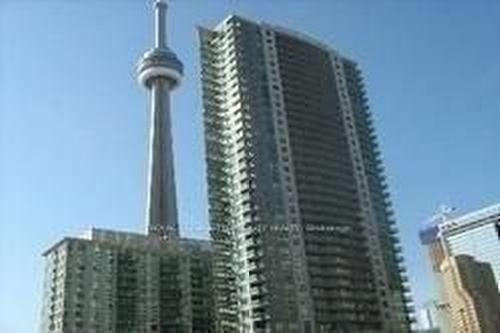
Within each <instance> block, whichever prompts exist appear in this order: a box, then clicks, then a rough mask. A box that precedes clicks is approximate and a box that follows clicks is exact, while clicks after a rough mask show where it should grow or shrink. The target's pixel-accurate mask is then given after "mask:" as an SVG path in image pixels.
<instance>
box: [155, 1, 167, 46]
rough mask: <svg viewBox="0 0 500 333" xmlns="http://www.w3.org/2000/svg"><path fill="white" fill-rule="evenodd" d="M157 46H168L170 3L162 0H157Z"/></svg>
mask: <svg viewBox="0 0 500 333" xmlns="http://www.w3.org/2000/svg"><path fill="white" fill-rule="evenodd" d="M154 6H155V46H156V47H159V48H162V47H166V46H167V17H166V16H167V15H166V14H167V9H168V5H167V3H166V2H164V1H162V0H155V3H154Z"/></svg>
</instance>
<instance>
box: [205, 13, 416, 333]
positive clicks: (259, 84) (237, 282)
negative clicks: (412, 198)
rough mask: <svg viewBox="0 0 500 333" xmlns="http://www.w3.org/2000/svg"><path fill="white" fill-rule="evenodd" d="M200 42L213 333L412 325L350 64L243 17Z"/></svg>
mask: <svg viewBox="0 0 500 333" xmlns="http://www.w3.org/2000/svg"><path fill="white" fill-rule="evenodd" d="M199 38H200V48H201V68H202V81H203V84H202V86H203V102H204V119H205V139H206V152H207V174H208V186H209V205H210V225H211V227H212V237H213V246H214V260H215V261H214V265H213V266H214V284H215V287H214V290H215V291H216V300H215V303H216V326H217V329H218V330H219V331H221V332H226V331H227V332H233V331H234V332H407V331H409V328H410V313H411V312H412V308H411V305H410V301H411V300H410V298H409V296H408V291H409V287H408V284H407V276H406V273H405V268H404V267H403V258H402V255H401V246H400V245H399V240H398V236H397V228H396V226H395V221H394V215H393V212H392V209H391V204H390V200H389V194H388V191H387V182H386V180H385V177H384V175H383V167H382V162H381V158H380V151H379V148H378V145H377V142H376V135H375V133H374V128H373V120H372V118H371V115H370V112H369V111H368V105H367V98H366V95H365V90H364V86H363V83H362V78H361V72H360V70H359V68H358V66H357V65H356V64H355V63H354V62H353V61H351V60H349V59H347V58H346V57H344V56H342V55H340V54H339V53H338V52H336V51H335V50H333V49H331V48H330V47H328V46H326V45H324V44H322V43H320V42H318V41H316V40H313V39H311V38H309V37H307V36H304V35H302V34H299V33H296V32H292V31H289V30H286V29H283V28H278V27H274V26H271V25H268V24H257V23H255V22H252V21H249V20H246V19H243V18H241V17H238V16H230V17H228V18H227V19H226V20H224V21H223V22H222V23H221V24H219V25H218V26H217V27H216V28H214V29H208V28H203V27H201V28H200V29H199Z"/></svg>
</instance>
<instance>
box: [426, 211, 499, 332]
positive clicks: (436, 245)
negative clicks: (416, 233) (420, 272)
mask: <svg viewBox="0 0 500 333" xmlns="http://www.w3.org/2000/svg"><path fill="white" fill-rule="evenodd" d="M420 240H421V242H422V244H423V245H424V246H425V248H426V251H427V254H428V257H429V262H430V264H431V272H432V275H433V281H434V287H435V289H434V294H433V295H432V296H433V297H434V298H435V299H436V301H437V302H436V309H437V310H438V312H437V317H436V318H437V321H438V326H439V327H440V329H441V331H442V332H445V333H448V332H457V331H456V329H457V328H456V325H457V321H456V320H457V314H456V311H460V312H461V314H460V315H461V316H462V315H463V316H465V315H466V314H467V316H466V317H465V318H466V320H468V321H467V323H469V322H471V323H472V322H475V323H480V322H481V320H482V319H480V318H483V317H488V316H489V315H488V310H487V309H488V307H487V306H486V307H485V306H479V305H477V304H476V303H477V301H474V298H473V297H472V296H463V297H458V296H457V295H458V294H459V293H462V294H464V295H465V294H467V293H471V294H474V292H473V291H471V290H472V289H471V288H476V289H477V288H478V287H480V286H479V285H475V286H472V284H471V282H470V281H469V280H467V281H469V282H464V281H463V280H462V279H464V277H465V276H468V277H470V276H475V281H476V282H477V281H479V279H482V280H481V281H489V280H491V279H493V282H494V283H493V286H497V290H494V289H495V288H493V291H492V290H491V289H489V291H486V290H485V289H481V290H480V291H479V290H478V291H477V293H479V292H480V293H483V294H485V295H486V294H488V293H489V297H492V299H493V301H491V302H490V303H488V304H490V306H491V304H494V303H495V301H494V299H495V297H496V296H497V295H498V286H499V283H500V282H499V281H500V280H499V276H500V204H497V205H492V206H489V207H486V208H484V209H481V210H478V211H475V212H472V213H469V214H466V215H463V216H460V217H450V216H449V215H446V216H442V218H441V219H440V221H439V222H438V223H435V224H433V225H430V226H428V227H426V228H424V229H423V230H422V231H421V232H420ZM488 272H491V275H490V274H489V273H488ZM488 276H489V277H488ZM490 278H491V279H490ZM470 280H471V281H472V280H474V279H472V278H471V279H470ZM453 281H454V283H455V284H453V283H452V282H453ZM483 283H484V284H486V282H483ZM466 284H467V286H466V287H464V285H466ZM490 286H491V284H490ZM468 288H469V289H468ZM484 288H486V287H484ZM476 289H474V290H476ZM477 293H476V294H477ZM476 294H475V295H476ZM474 302H476V303H474ZM470 304H473V305H470ZM478 304H479V303H478ZM481 304H482V303H481ZM453 309H462V310H453ZM467 309H469V310H467ZM471 309H473V310H471ZM453 311H455V312H453ZM466 311H469V312H466ZM485 311H486V312H485ZM497 316H499V317H500V314H498V313H497ZM471 318H472V319H471ZM474 318H479V319H474ZM488 318H489V317H488ZM482 322H486V323H489V322H491V320H482ZM462 323H463V321H462ZM471 325H472V324H471ZM477 325H479V324H477ZM471 327H473V326H471ZM474 327H475V326H474ZM499 331H500V330H499ZM470 332H475V331H474V330H472V331H470Z"/></svg>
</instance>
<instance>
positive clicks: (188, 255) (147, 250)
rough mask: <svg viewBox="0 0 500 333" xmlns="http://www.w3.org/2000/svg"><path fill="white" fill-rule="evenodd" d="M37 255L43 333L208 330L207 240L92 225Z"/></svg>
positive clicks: (208, 269) (210, 329) (210, 318)
mask: <svg viewBox="0 0 500 333" xmlns="http://www.w3.org/2000/svg"><path fill="white" fill-rule="evenodd" d="M44 256H45V257H46V261H47V265H46V271H45V283H44V295H43V303H44V304H43V307H42V309H43V310H42V311H43V313H42V327H41V332H42V333H63V332H64V333H66V332H95V333H98V332H102V333H113V332H117V333H127V332H130V333H142V332H144V333H153V332H157V333H159V332H200V333H207V332H211V331H212V317H213V315H212V311H213V304H212V303H211V281H210V280H211V248H210V244H209V242H207V241H202V240H192V239H180V240H178V241H176V242H172V241H169V242H165V241H162V240H161V239H158V238H156V237H148V236H147V235H143V234H136V233H128V232H118V231H109V230H101V229H92V230H90V232H89V233H88V234H87V235H85V236H83V237H81V238H64V239H63V240H61V241H60V242H58V243H57V244H55V245H54V246H52V247H51V248H50V249H48V250H47V251H46V252H45V253H44Z"/></svg>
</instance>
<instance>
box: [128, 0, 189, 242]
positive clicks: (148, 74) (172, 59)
mask: <svg viewBox="0 0 500 333" xmlns="http://www.w3.org/2000/svg"><path fill="white" fill-rule="evenodd" d="M154 8H155V32H154V34H155V44H154V47H153V48H151V49H149V50H148V51H146V52H145V53H144V55H143V56H142V57H141V59H140V60H139V63H138V65H137V75H138V80H139V82H140V83H141V84H142V85H143V86H144V87H146V89H148V91H149V103H150V113H151V115H150V117H151V123H150V133H149V140H150V142H149V164H148V184H147V186H148V188H147V203H146V232H147V234H148V235H150V236H155V237H158V238H160V239H164V240H175V239H178V237H179V228H178V221H177V202H176V201H177V200H176V194H175V176H174V159H173V157H174V155H173V151H172V131H171V127H172V123H171V118H170V92H171V91H172V90H174V89H175V88H176V87H177V86H179V84H180V82H181V79H182V75H183V65H182V62H181V61H180V60H179V59H178V58H177V56H176V55H175V53H174V52H173V51H172V50H170V49H169V48H168V46H167V33H166V11H167V4H166V3H165V2H163V1H162V0H156V1H155V2H154Z"/></svg>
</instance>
